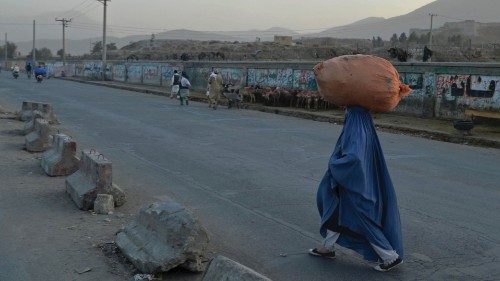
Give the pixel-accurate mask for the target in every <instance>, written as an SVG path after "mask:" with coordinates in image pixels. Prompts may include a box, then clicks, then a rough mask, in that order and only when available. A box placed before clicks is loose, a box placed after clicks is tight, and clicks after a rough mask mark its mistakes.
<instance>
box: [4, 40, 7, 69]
mask: <svg viewBox="0 0 500 281" xmlns="http://www.w3.org/2000/svg"><path fill="white" fill-rule="evenodd" d="M7 47H8V44H7V33H5V47H4V49H5V69H7V67H8V66H7V54H8V53H7Z"/></svg>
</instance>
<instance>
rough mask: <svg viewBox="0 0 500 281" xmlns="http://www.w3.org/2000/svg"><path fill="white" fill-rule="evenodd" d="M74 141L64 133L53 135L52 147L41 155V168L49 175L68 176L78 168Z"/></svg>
mask: <svg viewBox="0 0 500 281" xmlns="http://www.w3.org/2000/svg"><path fill="white" fill-rule="evenodd" d="M78 164H79V160H78V158H76V142H75V141H73V140H72V139H71V138H70V137H69V136H67V135H64V134H56V135H54V137H53V142H52V147H51V148H50V149H49V150H47V151H46V152H45V153H44V154H43V156H42V162H41V165H42V168H43V170H44V171H45V173H46V174H47V175H49V176H51V177H57V176H68V175H71V174H73V173H74V172H76V171H77V170H78Z"/></svg>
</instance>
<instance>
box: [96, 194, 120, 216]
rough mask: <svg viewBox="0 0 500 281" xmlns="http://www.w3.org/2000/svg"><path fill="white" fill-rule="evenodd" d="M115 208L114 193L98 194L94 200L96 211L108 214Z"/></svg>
mask: <svg viewBox="0 0 500 281" xmlns="http://www.w3.org/2000/svg"><path fill="white" fill-rule="evenodd" d="M114 210H115V201H114V200H113V195H109V194H97V197H96V199H95V201H94V212H96V213H98V214H101V215H107V214H109V213H111V212H113V211H114Z"/></svg>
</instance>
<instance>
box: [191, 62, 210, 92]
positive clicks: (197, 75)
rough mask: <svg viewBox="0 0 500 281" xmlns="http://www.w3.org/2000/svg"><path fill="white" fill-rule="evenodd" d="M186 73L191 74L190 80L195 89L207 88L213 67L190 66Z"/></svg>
mask: <svg viewBox="0 0 500 281" xmlns="http://www.w3.org/2000/svg"><path fill="white" fill-rule="evenodd" d="M186 73H187V75H188V76H189V81H190V82H191V85H192V86H193V89H195V90H205V89H206V88H207V85H208V77H210V73H212V69H211V68H208V67H202V68H188V69H186Z"/></svg>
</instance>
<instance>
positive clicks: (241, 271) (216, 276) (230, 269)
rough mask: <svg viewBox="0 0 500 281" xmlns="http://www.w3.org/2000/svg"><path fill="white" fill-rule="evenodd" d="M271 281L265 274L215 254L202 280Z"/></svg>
mask: <svg viewBox="0 0 500 281" xmlns="http://www.w3.org/2000/svg"><path fill="white" fill-rule="evenodd" d="M220 280H224V281H271V279H269V278H267V277H266V276H264V275H262V274H260V273H258V272H256V271H254V270H253V269H250V268H248V267H246V266H244V265H241V264H239V263H237V262H235V261H233V260H230V259H228V258H226V257H224V256H217V257H216V258H215V259H213V260H212V261H211V262H210V265H209V267H208V269H207V271H206V272H205V275H204V276H203V280H202V281H220Z"/></svg>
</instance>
